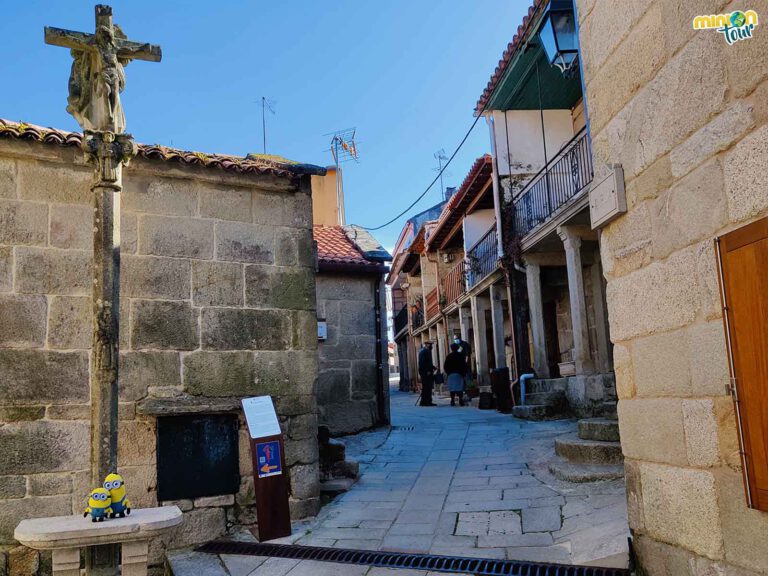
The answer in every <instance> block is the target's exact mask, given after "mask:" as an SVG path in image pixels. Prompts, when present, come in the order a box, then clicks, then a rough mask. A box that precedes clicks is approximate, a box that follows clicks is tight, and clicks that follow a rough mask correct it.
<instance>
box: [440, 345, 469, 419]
mask: <svg viewBox="0 0 768 576" xmlns="http://www.w3.org/2000/svg"><path fill="white" fill-rule="evenodd" d="M443 369H444V370H445V373H446V374H447V375H448V392H450V393H451V406H456V398H457V397H458V399H459V404H460V405H461V406H464V376H465V374H466V370H467V364H466V361H465V360H464V356H463V355H462V354H461V352H459V345H458V344H456V343H455V342H454V343H453V344H451V351H450V353H449V354H448V356H446V357H445V363H444V365H443Z"/></svg>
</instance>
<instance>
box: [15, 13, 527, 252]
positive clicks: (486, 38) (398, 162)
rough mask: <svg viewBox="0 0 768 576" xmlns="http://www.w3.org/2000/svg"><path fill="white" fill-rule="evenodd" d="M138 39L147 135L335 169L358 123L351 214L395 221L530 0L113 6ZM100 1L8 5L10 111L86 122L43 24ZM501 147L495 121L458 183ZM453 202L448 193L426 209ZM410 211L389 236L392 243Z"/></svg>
mask: <svg viewBox="0 0 768 576" xmlns="http://www.w3.org/2000/svg"><path fill="white" fill-rule="evenodd" d="M111 5H112V6H113V8H114V13H115V22H116V23H118V24H120V25H121V27H122V28H123V30H124V31H125V32H126V33H127V34H128V37H129V38H131V39H133V40H139V41H146V42H152V43H156V44H160V45H161V46H162V48H163V61H162V62H161V63H159V64H154V63H148V62H133V63H132V64H131V65H130V66H128V67H127V69H126V72H127V75H128V84H127V88H126V90H125V92H124V93H123V106H124V108H125V110H126V116H127V121H128V131H129V132H131V133H133V135H134V136H135V137H136V138H137V140H138V141H140V142H145V143H159V144H165V145H169V146H170V145H172V146H176V147H179V148H184V149H191V150H201V151H205V152H219V153H228V154H245V153H247V152H251V151H253V152H261V149H262V130H261V104H260V102H261V96H262V95H265V96H267V97H268V98H271V99H273V100H275V101H276V105H275V110H276V114H275V115H274V116H272V115H268V117H267V122H268V126H267V152H269V153H272V154H280V155H283V156H286V157H289V158H292V159H296V160H301V161H304V162H311V163H314V164H321V165H326V164H330V163H331V162H332V159H331V156H330V153H329V152H327V149H328V144H329V140H330V138H329V137H328V136H325V134H327V133H328V132H332V131H334V130H337V129H342V128H347V127H352V126H355V127H357V134H358V140H359V149H360V154H361V159H360V162H359V163H358V164H347V165H345V175H344V185H345V198H346V209H347V221H348V222H349V223H356V224H360V225H363V226H375V225H378V224H381V223H383V222H384V221H386V220H389V219H390V218H391V217H393V216H394V215H395V214H397V213H398V212H400V211H401V210H402V209H403V208H405V206H407V205H408V204H410V202H411V201H412V200H413V199H414V198H415V197H416V196H417V195H418V194H420V193H421V192H422V191H423V190H424V188H425V187H426V185H427V184H428V183H429V182H430V181H431V180H432V178H434V176H435V172H434V171H433V168H434V167H435V166H436V160H435V159H434V158H433V154H434V152H435V151H436V150H437V149H439V148H444V149H445V150H446V152H447V153H448V154H449V155H450V153H451V152H452V151H453V149H454V148H455V146H456V145H457V144H458V142H459V141H460V140H461V138H462V137H463V135H464V133H465V132H466V130H467V129H468V127H469V126H470V124H471V123H472V120H473V117H472V110H473V108H474V105H475V103H476V101H477V98H478V97H479V96H480V94H481V92H482V90H483V88H484V87H485V85H486V83H487V81H488V78H489V77H490V74H491V73H492V71H493V69H494V68H495V66H496V64H497V62H498V60H499V58H500V56H501V54H502V51H503V50H504V48H505V46H506V44H507V42H509V41H510V40H511V38H512V36H513V35H514V33H515V31H516V29H517V26H518V24H519V23H520V22H521V20H522V17H523V15H524V14H525V11H526V10H527V8H528V5H529V2H528V0H440V1H437V0H410V1H407V0H390V1H386V2H370V1H360V0H358V1H356V2H353V1H351V0H338V1H336V2H318V1H316V0H315V1H310V0H282V1H280V2H275V1H272V2H264V1H261V0H250V1H221V2H203V1H198V0H187V1H185V2H181V1H175V0H174V1H166V0H163V1H162V2H159V1H148V0H130V1H129V0H114V1H113V2H111ZM93 6H94V2H90V1H89V2H86V1H80V0H67V1H52V0H24V1H20V0H17V1H15V2H8V3H7V4H6V5H5V6H4V7H3V17H2V18H0V32H2V34H0V37H1V38H2V39H3V41H2V49H3V52H4V54H5V57H4V58H3V59H2V60H0V78H2V79H3V82H2V85H3V90H1V91H0V117H3V118H8V119H11V120H24V121H27V122H30V123H34V124H42V125H45V126H54V127H57V128H63V129H70V130H76V129H78V127H77V124H76V123H75V121H74V119H73V118H71V117H70V116H69V115H68V114H67V113H66V112H65V107H66V91H67V79H68V76H69V68H70V63H71V58H70V56H69V51H68V50H66V49H64V48H58V47H53V46H47V45H45V44H44V43H43V26H45V25H48V26H57V27H60V28H70V29H75V30H81V31H88V32H91V31H92V30H93V25H94V21H93V20H94V15H93ZM487 151H489V137H488V129H487V126H486V124H485V122H484V121H481V122H480V123H478V126H477V127H476V128H475V131H474V133H473V134H472V136H471V137H470V139H469V140H468V141H467V143H466V144H465V146H464V148H463V149H462V151H461V152H460V153H459V155H458V156H457V157H456V160H455V161H454V163H453V164H452V165H451V166H450V167H449V169H448V171H447V174H446V176H445V178H444V180H445V185H446V186H449V185H458V184H460V183H461V181H462V180H463V178H464V176H465V175H466V172H467V171H468V169H469V167H470V166H471V165H472V162H473V161H474V159H475V158H476V157H477V156H479V155H481V154H483V153H484V152H487ZM439 198H440V192H439V187H438V186H435V188H433V189H432V190H431V191H430V193H429V194H428V195H427V197H426V198H425V199H424V200H423V201H422V202H421V203H419V204H418V205H417V207H416V208H414V212H416V211H419V210H421V209H424V208H426V207H428V206H430V205H432V204H434V203H436V202H437V201H438V200H439ZM404 219H405V217H403V218H401V219H400V220H398V221H397V222H396V223H395V224H393V225H390V226H389V227H387V228H385V229H383V230H380V231H378V232H375V235H376V237H377V238H378V239H379V240H380V241H381V242H382V243H383V244H384V245H385V246H386V247H388V248H390V247H392V245H393V244H394V242H395V240H396V239H397V235H398V233H399V231H400V228H401V226H402V222H403V221H404Z"/></svg>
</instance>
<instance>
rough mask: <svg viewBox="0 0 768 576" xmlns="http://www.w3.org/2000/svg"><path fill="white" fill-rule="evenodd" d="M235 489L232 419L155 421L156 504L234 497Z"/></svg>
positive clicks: (236, 473)
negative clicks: (203, 498)
mask: <svg viewBox="0 0 768 576" xmlns="http://www.w3.org/2000/svg"><path fill="white" fill-rule="evenodd" d="M239 488H240V466H239V462H238V435H237V416H236V415H234V414H213V415H211V414H209V415H194V416H167V417H166V416H164V417H161V418H158V419H157V499H158V500H159V501H161V502H162V501H167V500H180V499H188V498H199V497H201V496H219V495H222V494H235V493H237V491H238V490H239Z"/></svg>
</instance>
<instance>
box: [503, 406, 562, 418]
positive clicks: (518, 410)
mask: <svg viewBox="0 0 768 576" xmlns="http://www.w3.org/2000/svg"><path fill="white" fill-rule="evenodd" d="M556 415H557V410H556V409H555V407H554V406H550V405H545V404H526V405H525V406H514V407H513V408H512V416H514V417H515V418H520V419H522V420H546V419H548V418H552V417H554V416H556Z"/></svg>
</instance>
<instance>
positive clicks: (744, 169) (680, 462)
mask: <svg viewBox="0 0 768 576" xmlns="http://www.w3.org/2000/svg"><path fill="white" fill-rule="evenodd" d="M577 4H578V10H579V20H580V34H581V46H582V49H583V61H584V76H585V83H586V92H587V105H588V114H589V119H590V125H591V134H592V141H593V154H594V159H595V166H596V169H597V170H598V172H599V171H600V170H601V166H602V165H605V164H612V163H620V164H621V165H622V166H623V168H624V174H625V178H626V193H627V204H628V212H627V213H626V214H625V215H623V216H621V217H620V218H618V219H617V220H615V221H614V222H612V223H611V224H609V225H608V226H607V227H606V228H605V229H604V231H603V234H602V237H601V247H602V261H603V267H604V273H605V276H606V278H607V281H608V287H607V302H608V311H609V318H610V333H611V339H612V341H613V342H614V344H615V348H614V358H615V364H616V377H617V390H618V394H619V397H620V400H619V404H618V411H619V424H620V428H621V440H622V446H623V449H624V454H625V456H626V474H627V492H628V494H627V497H628V504H629V522H630V526H631V529H632V532H633V535H634V539H635V547H636V550H637V552H638V554H639V558H640V562H641V564H642V569H643V570H644V573H646V574H649V575H652V576H660V575H665V576H666V575H669V576H672V575H674V576H686V575H709V574H733V575H739V576H747V575H750V576H752V575H755V576H756V575H758V574H766V573H768V554H766V550H768V514H766V513H764V512H758V511H755V510H750V509H748V508H747V507H746V504H745V494H744V486H743V483H742V479H741V462H740V457H739V447H738V441H737V430H736V418H735V416H734V411H733V403H732V400H731V398H730V397H729V396H728V395H727V394H726V385H727V384H728V378H729V377H728V365H727V358H726V347H725V336H724V334H723V323H722V313H721V309H720V301H719V291H718V279H717V274H716V258H715V250H714V243H713V239H714V237H715V236H717V235H719V234H722V233H724V232H727V231H730V230H733V229H735V228H737V227H740V226H742V225H744V224H746V223H748V222H750V221H753V220H755V219H757V218H759V217H761V216H766V215H768V192H766V191H767V190H768V170H767V169H766V168H767V167H768V34H766V33H765V30H763V29H762V28H761V27H758V28H757V29H756V31H755V34H754V37H753V38H751V39H748V40H744V41H740V42H737V43H735V44H734V45H732V46H729V45H728V44H727V43H726V42H725V40H724V38H723V35H722V34H720V33H718V32H716V31H714V30H702V31H697V30H694V29H693V27H692V21H693V18H694V17H695V16H696V15H699V14H718V13H730V12H732V11H733V10H736V9H738V8H743V6H741V5H737V4H735V3H728V2H725V1H722V0H707V1H701V2H689V1H682V0H673V1H667V0H639V1H636V2H620V3H618V2H616V1H613V0H578V2H577ZM761 16H762V14H761Z"/></svg>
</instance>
